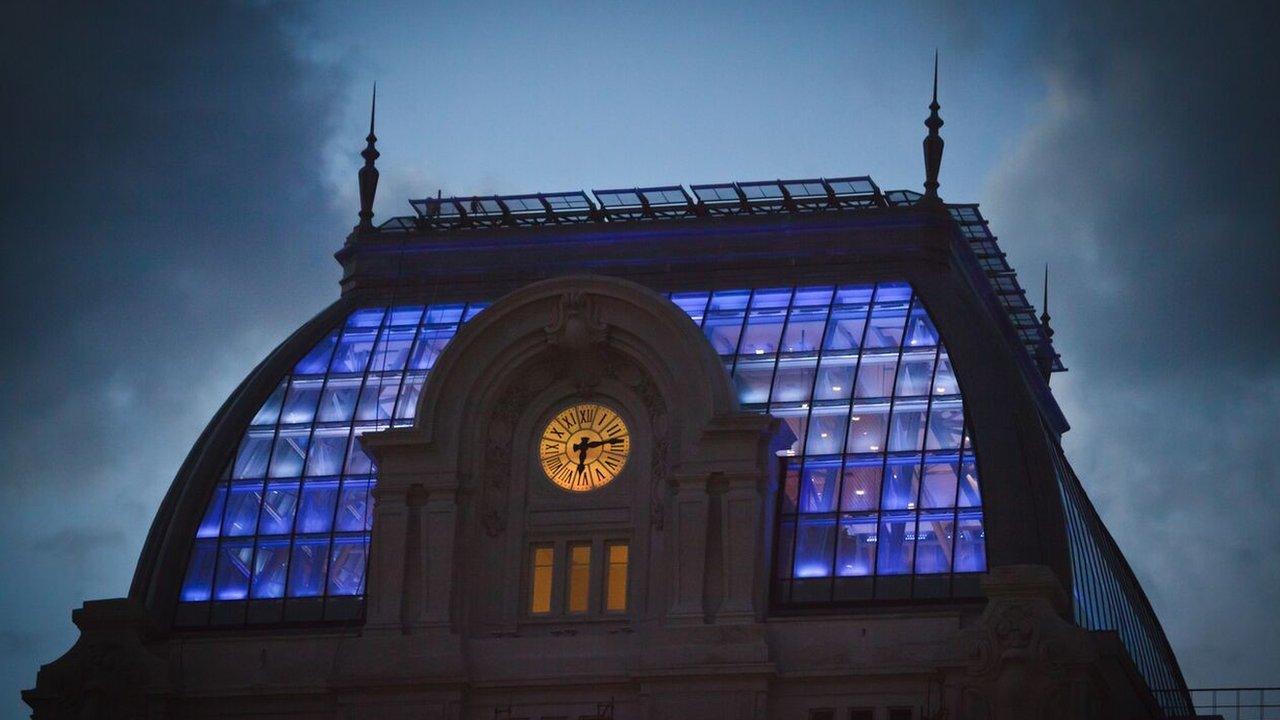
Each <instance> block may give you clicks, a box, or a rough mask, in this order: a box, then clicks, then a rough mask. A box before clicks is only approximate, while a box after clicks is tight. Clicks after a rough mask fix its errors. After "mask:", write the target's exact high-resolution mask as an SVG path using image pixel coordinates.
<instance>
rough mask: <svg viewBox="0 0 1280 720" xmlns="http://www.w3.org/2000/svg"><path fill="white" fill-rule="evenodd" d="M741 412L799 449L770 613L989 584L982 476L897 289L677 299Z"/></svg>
mask: <svg viewBox="0 0 1280 720" xmlns="http://www.w3.org/2000/svg"><path fill="white" fill-rule="evenodd" d="M672 300H673V301H674V302H675V303H676V305H678V306H680V307H681V308H682V309H683V310H685V312H687V313H689V315H690V317H692V318H693V319H694V320H695V321H697V322H698V323H699V324H700V325H701V327H702V329H703V332H704V333H705V335H706V337H707V339H708V340H709V341H710V342H711V345H712V347H714V348H715V349H716V351H717V352H718V353H720V355H721V357H722V358H723V359H724V362H725V367H726V369H727V370H728V371H729V372H730V374H731V375H732V377H733V383H734V387H735V388H736V390H737V393H738V398H739V399H740V401H741V402H742V404H743V406H744V408H749V409H759V410H762V411H765V412H768V413H770V414H771V415H773V416H774V417H778V418H781V419H782V420H784V421H785V422H786V423H787V425H788V426H789V428H790V430H791V432H792V433H793V434H794V436H795V441H794V442H793V443H792V445H791V447H790V448H789V449H787V450H784V451H782V452H783V454H784V455H785V456H786V457H787V458H788V460H787V465H786V472H785V475H784V480H783V482H782V483H781V487H780V491H779V497H778V501H777V502H778V504H777V516H776V522H775V537H774V559H775V563H774V570H773V577H774V587H773V593H772V601H773V604H774V605H775V606H787V605H804V604H814V603H818V604H825V603H839V602H846V601H860V600H866V599H871V598H894V599H900V598H906V597H939V596H948V595H951V594H953V593H955V592H957V591H961V592H968V591H969V588H968V587H966V586H964V585H963V583H962V584H961V585H957V584H956V583H955V578H956V576H957V574H959V575H961V576H963V575H965V574H967V573H978V572H982V571H984V570H986V547H985V537H986V534H985V532H984V530H983V521H982V493H981V490H980V486H979V482H978V468H977V463H976V462H975V460H974V456H973V451H972V449H971V444H970V442H969V433H968V432H967V431H966V430H965V427H966V426H965V413H964V400H963V397H962V396H961V394H960V387H959V383H958V382H957V381H956V376H955V371H954V370H953V369H952V366H951V360H950V358H949V356H948V355H947V350H946V347H945V346H944V345H943V343H942V341H941V338H940V337H939V336H938V330H937V328H935V327H934V324H933V321H932V320H931V319H930V318H929V313H928V312H927V311H926V309H925V307H924V305H923V303H922V302H921V301H920V299H919V297H917V296H916V295H915V294H914V293H913V292H912V289H911V286H910V285H908V284H906V283H879V284H876V285H872V284H865V285H845V286H840V287H799V288H788V287H783V288H762V289H755V290H731V291H718V292H714V293H677V294H675V295H673V296H672Z"/></svg>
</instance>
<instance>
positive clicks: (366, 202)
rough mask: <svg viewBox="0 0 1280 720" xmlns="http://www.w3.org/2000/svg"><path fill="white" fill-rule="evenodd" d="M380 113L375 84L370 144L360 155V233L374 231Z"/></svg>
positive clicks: (370, 110) (370, 112) (367, 139)
mask: <svg viewBox="0 0 1280 720" xmlns="http://www.w3.org/2000/svg"><path fill="white" fill-rule="evenodd" d="M377 112H378V84H377V83H374V84H373V101H372V103H371V104H370V105H369V136H368V137H366V138H365V142H366V143H368V144H367V145H366V146H365V148H364V150H363V151H362V152H361V153H360V157H362V158H364V167H362V168H360V173H359V178H360V224H359V225H357V226H356V230H357V231H359V232H372V231H373V229H374V228H373V196H374V195H376V194H377V192H378V168H376V167H374V166H373V163H374V161H376V160H377V159H378V157H379V156H380V153H379V152H378V149H377V148H376V147H374V146H375V145H377V143H378V136H377V135H374V134H373V121H374V118H375V116H376V115H377Z"/></svg>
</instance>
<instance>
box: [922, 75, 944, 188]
mask: <svg viewBox="0 0 1280 720" xmlns="http://www.w3.org/2000/svg"><path fill="white" fill-rule="evenodd" d="M940 109H942V106H941V105H939V104H938V51H937V50H934V51H933V101H932V102H930V103H929V117H928V118H927V119H926V120H925V121H924V126H925V127H927V128H929V134H928V135H927V136H926V137H925V139H924V196H925V199H926V200H929V201H932V202H937V201H939V198H938V170H939V169H940V168H941V167H942V147H943V145H944V143H943V142H942V136H941V135H939V134H938V130H939V129H941V128H942V118H941V117H939V116H938V110H940Z"/></svg>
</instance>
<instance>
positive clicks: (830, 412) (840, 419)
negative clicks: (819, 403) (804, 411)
mask: <svg viewBox="0 0 1280 720" xmlns="http://www.w3.org/2000/svg"><path fill="white" fill-rule="evenodd" d="M847 417H848V416H847V415H846V414H845V410H844V409H843V408H838V407H834V408H832V407H823V408H814V409H813V414H812V415H810V417H809V439H808V443H807V444H806V445H805V454H806V455H831V454H836V453H839V452H840V448H842V447H844V425H845V421H846V418H847Z"/></svg>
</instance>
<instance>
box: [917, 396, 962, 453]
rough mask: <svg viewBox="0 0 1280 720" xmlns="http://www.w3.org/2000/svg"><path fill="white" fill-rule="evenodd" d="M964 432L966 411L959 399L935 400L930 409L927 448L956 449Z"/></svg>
mask: <svg viewBox="0 0 1280 720" xmlns="http://www.w3.org/2000/svg"><path fill="white" fill-rule="evenodd" d="M963 432H964V411H963V409H962V406H961V404H960V403H959V402H958V401H951V400H946V401H944V400H934V402H933V407H932V409H931V410H930V411H929V437H928V439H927V442H926V443H925V449H927V450H954V449H956V448H958V447H960V438H961V435H962V433H963Z"/></svg>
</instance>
